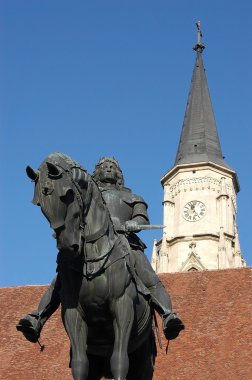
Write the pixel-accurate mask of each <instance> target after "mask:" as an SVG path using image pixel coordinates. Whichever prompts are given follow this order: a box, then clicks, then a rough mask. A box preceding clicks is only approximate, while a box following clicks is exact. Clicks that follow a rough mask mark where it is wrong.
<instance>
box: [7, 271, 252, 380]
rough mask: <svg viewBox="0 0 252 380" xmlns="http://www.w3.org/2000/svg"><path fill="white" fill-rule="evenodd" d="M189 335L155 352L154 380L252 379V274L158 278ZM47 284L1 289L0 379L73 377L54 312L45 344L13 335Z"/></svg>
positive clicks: (58, 379)
mask: <svg viewBox="0 0 252 380" xmlns="http://www.w3.org/2000/svg"><path fill="white" fill-rule="evenodd" d="M160 277H161V279H162V281H163V283H164V284H165V286H166V287H167V289H169V291H170V294H171V296H172V299H173V306H174V309H175V310H176V311H177V312H178V313H179V315H180V316H181V318H182V319H183V321H184V323H185V325H186V330H185V331H183V332H182V333H181V335H180V337H179V338H178V339H176V340H174V341H171V342H170V344H169V346H168V354H167V355H166V353H165V348H166V342H165V341H164V340H163V349H162V350H160V349H158V351H159V352H158V357H157V360H156V369H155V376H154V380H189V379H190V380H191V379H195V380H203V379H204V380H206V379H208V380H232V379H235V380H250V379H252V328H251V325H252V323H251V322H252V292H251V290H252V269H251V268H242V269H229V270H220V271H203V272H188V273H173V274H163V275H160ZM45 289H46V287H45V286H22V287H9V288H1V289H0V305H1V308H0V321H1V328H0V379H2V380H7V379H8V380H14V379H15V380H34V379H40V380H62V379H64V380H70V379H71V373H70V370H69V368H68V361H69V343H68V338H67V336H66V333H65V331H64V329H63V327H62V323H61V319H60V312H57V313H56V314H55V315H54V316H53V317H52V318H51V319H50V320H49V321H48V322H47V324H46V326H45V327H44V330H43V333H42V336H41V343H42V344H44V345H45V349H44V351H43V352H41V351H40V348H39V345H38V344H32V343H29V342H27V341H26V340H25V339H24V338H23V337H22V335H21V334H20V333H18V332H17V331H16V328H15V325H16V323H17V322H18V320H19V318H20V317H21V316H22V315H23V314H25V313H26V312H28V311H31V310H32V309H34V308H35V307H36V305H37V302H38V300H39V299H40V296H41V295H42V293H43V292H44V290H45Z"/></svg>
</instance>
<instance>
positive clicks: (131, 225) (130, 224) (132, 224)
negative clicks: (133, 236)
mask: <svg viewBox="0 0 252 380" xmlns="http://www.w3.org/2000/svg"><path fill="white" fill-rule="evenodd" d="M138 227H139V225H138V223H137V222H136V221H135V220H127V222H125V231H126V232H138V231H140V230H139V228H138Z"/></svg>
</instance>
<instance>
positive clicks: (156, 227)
mask: <svg viewBox="0 0 252 380" xmlns="http://www.w3.org/2000/svg"><path fill="white" fill-rule="evenodd" d="M121 227H122V228H120V230H121V231H124V232H136V231H140V230H159V229H162V228H165V226H164V225H162V224H138V225H136V227H134V226H130V228H129V229H127V228H125V226H121Z"/></svg>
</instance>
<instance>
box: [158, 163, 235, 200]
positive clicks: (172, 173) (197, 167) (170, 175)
mask: <svg viewBox="0 0 252 380" xmlns="http://www.w3.org/2000/svg"><path fill="white" fill-rule="evenodd" d="M204 168H206V169H209V168H212V169H215V170H217V171H219V172H221V173H224V174H227V175H231V176H232V178H233V181H234V188H235V191H236V193H238V192H239V191H240V185H239V181H238V177H237V174H236V172H235V171H234V170H232V169H231V168H230V169H229V168H227V167H223V166H221V165H218V164H216V163H215V162H197V163H191V164H183V165H176V166H173V167H172V168H171V169H170V170H169V171H168V172H167V173H166V174H165V175H164V176H163V177H162V178H161V184H162V186H163V187H164V185H165V183H166V182H167V181H169V180H170V179H171V178H173V177H174V176H175V175H176V174H178V173H179V172H180V171H185V170H190V169H192V170H202V169H204Z"/></svg>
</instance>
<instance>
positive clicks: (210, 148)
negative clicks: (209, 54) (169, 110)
mask: <svg viewBox="0 0 252 380" xmlns="http://www.w3.org/2000/svg"><path fill="white" fill-rule="evenodd" d="M196 26H197V31H198V38H197V43H196V45H195V46H194V48H193V49H194V50H195V51H196V62H195V66H194V71H193V76H192V81H191V87H190V92H189V96H188V101H187V106H186V111H185V117H184V122H183V128H182V132H181V137H180V142H179V146H178V150H177V156H176V160H175V165H180V164H191V163H199V162H213V163H215V164H218V165H220V166H224V167H226V168H229V169H231V168H230V167H229V165H228V164H227V163H226V162H225V161H224V158H223V155H222V151H221V145H220V141H219V137H218V132H217V127H216V123H215V118H214V113H213V108H212V104H211V98H210V93H209V90H208V85H207V78H206V74H205V68H204V65H203V59H202V52H203V50H204V48H205V45H204V44H203V43H202V42H201V38H202V31H201V25H200V21H198V22H197V23H196ZM231 170H232V169H231Z"/></svg>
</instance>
